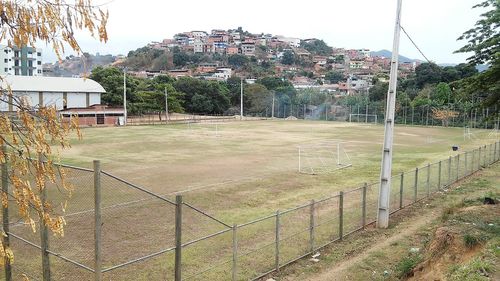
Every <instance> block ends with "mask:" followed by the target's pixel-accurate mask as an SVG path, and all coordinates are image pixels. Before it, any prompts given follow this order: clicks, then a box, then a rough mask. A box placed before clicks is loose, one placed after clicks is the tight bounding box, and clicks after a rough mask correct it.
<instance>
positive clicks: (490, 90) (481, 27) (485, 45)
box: [456, 0, 500, 106]
mask: <svg viewBox="0 0 500 281" xmlns="http://www.w3.org/2000/svg"><path fill="white" fill-rule="evenodd" d="M474 8H487V9H488V10H487V11H486V12H484V13H483V14H481V19H480V20H478V21H477V22H476V25H475V27H473V28H472V29H470V30H468V31H466V32H465V33H464V34H463V35H462V36H461V37H459V38H458V40H466V41H467V44H466V45H465V46H463V47H462V48H460V49H459V50H458V51H457V52H459V53H468V52H473V55H472V56H471V57H469V58H468V61H469V63H470V64H471V65H472V66H476V65H478V64H482V63H488V64H489V65H490V67H489V68H488V69H487V70H486V71H484V72H482V73H478V74H476V75H474V76H471V77H468V78H465V79H463V80H461V81H459V82H458V83H456V86H457V87H458V88H459V89H460V91H461V93H462V94H463V95H466V96H480V97H482V98H483V104H484V105H485V106H492V105H496V106H498V105H499V104H500V2H499V1H498V0H486V1H484V2H482V3H480V4H478V5H476V6H474Z"/></svg>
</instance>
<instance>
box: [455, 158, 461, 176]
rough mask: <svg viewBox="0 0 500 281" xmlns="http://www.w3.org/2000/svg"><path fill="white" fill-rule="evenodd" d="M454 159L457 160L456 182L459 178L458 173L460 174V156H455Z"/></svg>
mask: <svg viewBox="0 0 500 281" xmlns="http://www.w3.org/2000/svg"><path fill="white" fill-rule="evenodd" d="M456 158H457V179H456V181H458V179H459V178H460V175H459V173H460V154H457V156H456Z"/></svg>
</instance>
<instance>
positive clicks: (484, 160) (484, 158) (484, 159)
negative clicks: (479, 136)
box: [483, 145, 487, 167]
mask: <svg viewBox="0 0 500 281" xmlns="http://www.w3.org/2000/svg"><path fill="white" fill-rule="evenodd" d="M486 148H487V147H486V145H484V153H483V154H484V156H483V167H486V154H487V153H486V151H487V149H486Z"/></svg>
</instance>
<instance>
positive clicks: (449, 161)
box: [448, 156, 451, 186]
mask: <svg viewBox="0 0 500 281" xmlns="http://www.w3.org/2000/svg"><path fill="white" fill-rule="evenodd" d="M450 185H451V156H450V157H449V158H448V186H450Z"/></svg>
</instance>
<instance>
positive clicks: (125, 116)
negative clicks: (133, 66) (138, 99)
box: [123, 67, 127, 126]
mask: <svg viewBox="0 0 500 281" xmlns="http://www.w3.org/2000/svg"><path fill="white" fill-rule="evenodd" d="M123 117H124V120H123V125H125V126H127V68H126V67H125V68H124V69H123Z"/></svg>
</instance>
